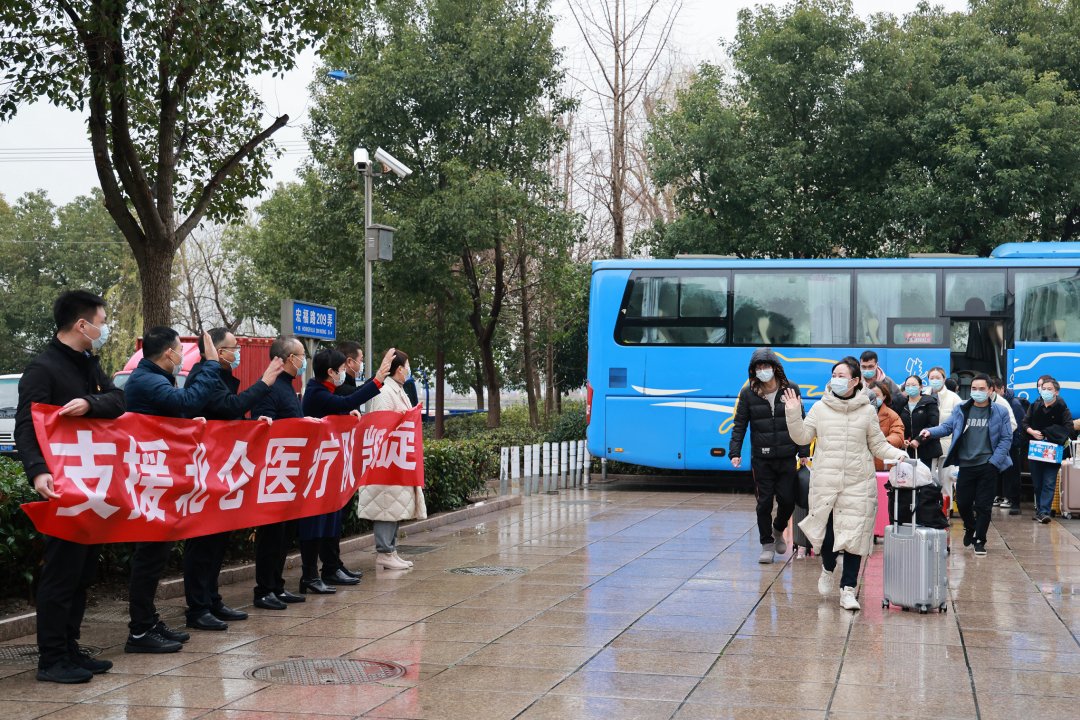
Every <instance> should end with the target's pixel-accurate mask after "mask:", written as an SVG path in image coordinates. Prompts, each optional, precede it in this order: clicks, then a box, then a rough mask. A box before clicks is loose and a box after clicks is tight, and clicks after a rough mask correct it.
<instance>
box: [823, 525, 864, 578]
mask: <svg viewBox="0 0 1080 720" xmlns="http://www.w3.org/2000/svg"><path fill="white" fill-rule="evenodd" d="M832 520H833V516H832V513H829V522H828V523H827V524H826V525H825V538H824V539H823V540H822V541H821V564H822V565H823V566H824V567H825V569H826V570H828V571H829V572H832V571H833V570H835V569H836V562H837V559H838V558H839V557H840V553H838V552H835V551H833V543H834V542H835V541H836V536H835V535H834V534H833V522H832ZM861 565H862V555H852V554H851V553H849V552H845V553H844V570H843V571H842V572H841V573H840V587H842V588H845V587H855V584H856V583H857V582H859V567H860V566H861Z"/></svg>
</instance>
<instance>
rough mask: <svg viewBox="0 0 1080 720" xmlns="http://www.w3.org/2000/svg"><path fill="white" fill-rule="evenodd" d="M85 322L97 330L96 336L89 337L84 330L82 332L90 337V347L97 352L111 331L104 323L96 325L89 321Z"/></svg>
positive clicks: (107, 339)
mask: <svg viewBox="0 0 1080 720" xmlns="http://www.w3.org/2000/svg"><path fill="white" fill-rule="evenodd" d="M86 324H87V325H89V326H90V327H92V328H94V329H95V330H97V331H98V336H97V337H96V338H91V337H90V336H89V335H87V334H86V333H85V332H84V333H83V335H84V336H85V337H87V338H88V339H90V349H91V350H93V351H94V352H99V351H100V350H101V348H103V347H104V346H105V343H107V342H108V341H109V334H110V332H112V331H111V330H110V329H109V326H108V325H106V324H105V323H101V327H98V326H97V325H94V324H93V323H91V322H87V323H86Z"/></svg>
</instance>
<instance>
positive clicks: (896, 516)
mask: <svg viewBox="0 0 1080 720" xmlns="http://www.w3.org/2000/svg"><path fill="white" fill-rule="evenodd" d="M918 462H919V461H918V460H916V459H914V458H910V457H907V458H900V459H897V460H884V461H882V464H883V465H899V464H900V463H907V464H908V465H915V464H916V463H918ZM917 490H918V488H915V487H913V488H911V534H912V535H914V534H915V531H916V530H917V529H918V528H919V525H918V522H917V521H916V520H915V499H916V498H915V493H916V491H917ZM901 526H903V523H901V522H900V488H893V530H894V531H895V530H899V529H900V527H901Z"/></svg>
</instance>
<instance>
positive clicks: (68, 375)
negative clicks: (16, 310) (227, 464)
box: [15, 290, 124, 684]
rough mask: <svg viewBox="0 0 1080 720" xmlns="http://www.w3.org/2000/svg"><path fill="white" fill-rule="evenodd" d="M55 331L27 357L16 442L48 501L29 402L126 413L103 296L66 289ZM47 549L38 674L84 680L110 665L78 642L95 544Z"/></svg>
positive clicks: (48, 545) (48, 543)
mask: <svg viewBox="0 0 1080 720" xmlns="http://www.w3.org/2000/svg"><path fill="white" fill-rule="evenodd" d="M53 320H54V321H55V322H56V335H55V336H54V337H53V338H52V340H50V341H49V344H48V345H46V346H45V348H44V349H43V350H42V351H41V354H40V355H38V356H37V357H35V358H34V359H33V360H31V361H30V364H29V365H27V366H26V370H24V371H23V375H22V378H20V379H19V405H18V408H17V409H16V412H15V440H16V444H17V446H18V448H19V459H20V460H21V461H22V464H23V469H24V470H25V471H26V477H27V478H29V480H30V482H31V484H32V485H33V486H34V489H35V490H36V491H37V492H38V494H39V495H41V497H43V498H44V499H45V500H46V501H50V502H51V501H53V500H58V499H59V498H60V495H59V494H58V493H57V492H56V489H55V488H54V487H53V476H52V473H51V472H50V471H49V466H48V465H47V464H46V463H45V457H44V455H42V452H41V446H40V445H38V441H37V435H36V434H35V432H34V421H33V418H32V416H31V412H30V411H31V405H32V404H33V403H45V404H48V405H59V406H61V408H62V409H61V410H60V414H61V415H70V416H72V417H78V416H85V417H92V418H115V417H120V416H121V415H123V413H124V393H123V392H122V391H120V390H119V389H118V388H116V387H115V386H113V384H112V381H111V380H109V376H108V375H106V374H105V373H104V372H102V370H101V366H100V365H99V364H98V358H97V355H96V354H95V353H97V352H98V351H99V350H100V349H101V347H102V346H103V345H104V344H105V341H106V340H108V338H109V326H108V325H106V324H105V301H104V300H103V299H101V298H100V297H98V296H97V295H94V294H93V293H90V292H87V291H85V290H69V291H67V292H63V293H61V294H60V296H59V297H57V298H56V302H55V303H54V304H53ZM42 541H43V543H44V546H45V553H44V558H43V564H42V566H41V575H40V577H39V578H38V585H37V645H38V670H37V679H38V680H42V681H45V682H56V683H65V684H73V683H84V682H89V681H90V679H91V678H92V677H93V676H94V675H99V674H101V673H103V672H107V671H108V670H109V669H111V668H112V665H113V664H112V662H111V661H109V660H99V659H97V658H94V657H91V656H90V654H89V653H88V652H87V651H86V650H85V649H83V648H81V647H79V633H80V627H81V625H82V621H83V615H84V614H85V612H86V590H87V588H89V587H90V584H91V583H92V582H93V580H94V575H95V574H96V572H97V564H98V549H99V546H98V545H84V544H82V543H77V542H71V541H69V540H61V539H60V538H55V537H49V536H48V535H44V536H42Z"/></svg>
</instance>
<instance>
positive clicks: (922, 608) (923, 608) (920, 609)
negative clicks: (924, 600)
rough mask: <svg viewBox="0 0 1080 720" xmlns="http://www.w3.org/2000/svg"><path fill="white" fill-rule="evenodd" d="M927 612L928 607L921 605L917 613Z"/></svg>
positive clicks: (923, 613) (928, 610)
mask: <svg viewBox="0 0 1080 720" xmlns="http://www.w3.org/2000/svg"><path fill="white" fill-rule="evenodd" d="M928 612H930V608H928V607H926V606H925V605H923V606H922V607H920V608H919V614H920V615H925V614H926V613H928Z"/></svg>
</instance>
